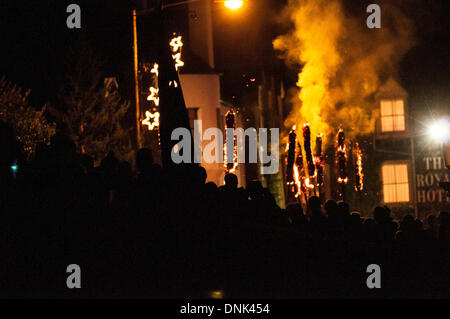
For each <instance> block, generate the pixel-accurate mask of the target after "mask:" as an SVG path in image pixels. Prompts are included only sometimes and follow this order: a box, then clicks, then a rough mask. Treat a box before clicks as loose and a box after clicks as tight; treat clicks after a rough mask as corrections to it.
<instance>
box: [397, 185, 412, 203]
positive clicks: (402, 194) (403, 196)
mask: <svg viewBox="0 0 450 319" xmlns="http://www.w3.org/2000/svg"><path fill="white" fill-rule="evenodd" d="M397 202H409V185H408V184H398V185H397Z"/></svg>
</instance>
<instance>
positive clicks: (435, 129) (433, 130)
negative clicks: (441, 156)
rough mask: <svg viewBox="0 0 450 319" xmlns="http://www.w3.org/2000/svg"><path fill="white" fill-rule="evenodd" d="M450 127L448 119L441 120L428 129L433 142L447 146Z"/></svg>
mask: <svg viewBox="0 0 450 319" xmlns="http://www.w3.org/2000/svg"><path fill="white" fill-rule="evenodd" d="M449 125H450V123H449V121H448V118H441V119H439V120H437V121H435V122H434V123H433V124H431V125H430V126H429V127H428V135H429V136H430V137H431V138H432V139H433V140H435V141H437V142H440V143H444V144H445V143H446V142H448V138H449V136H450V129H449Z"/></svg>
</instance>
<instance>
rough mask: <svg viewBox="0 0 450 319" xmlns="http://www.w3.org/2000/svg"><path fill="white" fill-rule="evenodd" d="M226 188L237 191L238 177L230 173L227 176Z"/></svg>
mask: <svg viewBox="0 0 450 319" xmlns="http://www.w3.org/2000/svg"><path fill="white" fill-rule="evenodd" d="M225 186H226V187H227V188H229V189H237V186H238V178H237V176H236V175H234V174H231V173H228V174H226V175H225Z"/></svg>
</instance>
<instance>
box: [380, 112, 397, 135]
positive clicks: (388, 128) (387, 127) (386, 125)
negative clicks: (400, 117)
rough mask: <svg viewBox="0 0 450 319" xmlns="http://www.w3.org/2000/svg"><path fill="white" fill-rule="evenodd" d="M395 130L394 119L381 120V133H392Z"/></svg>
mask: <svg viewBox="0 0 450 319" xmlns="http://www.w3.org/2000/svg"><path fill="white" fill-rule="evenodd" d="M393 130H394V126H393V123H392V117H391V116H388V117H382V118H381V132H392V131H393Z"/></svg>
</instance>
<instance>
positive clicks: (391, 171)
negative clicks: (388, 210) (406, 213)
mask: <svg viewBox="0 0 450 319" xmlns="http://www.w3.org/2000/svg"><path fill="white" fill-rule="evenodd" d="M382 177H383V196H384V202H385V203H401V202H409V181H408V165H407V164H385V165H383V166H382Z"/></svg>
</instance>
